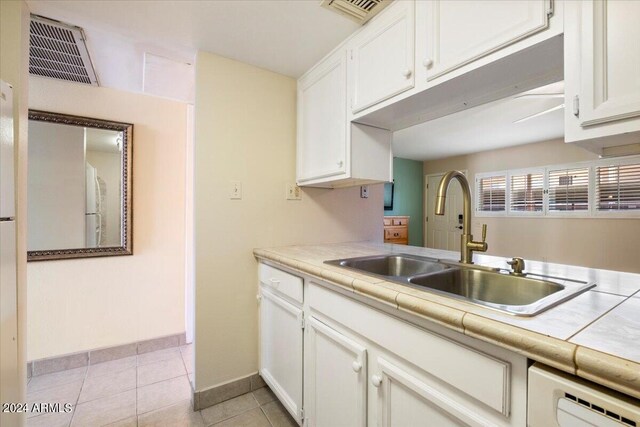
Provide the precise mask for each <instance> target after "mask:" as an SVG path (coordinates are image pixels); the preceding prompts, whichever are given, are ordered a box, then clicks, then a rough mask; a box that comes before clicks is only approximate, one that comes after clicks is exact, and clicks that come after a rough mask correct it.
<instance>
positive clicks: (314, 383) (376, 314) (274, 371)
mask: <svg viewBox="0 0 640 427" xmlns="http://www.w3.org/2000/svg"><path fill="white" fill-rule="evenodd" d="M281 273H282V274H285V275H287V274H289V273H287V272H285V271H282V272H281ZM263 276H264V277H263ZM274 278H275V279H274ZM285 279H286V276H282V275H280V274H278V273H277V272H275V271H274V270H273V269H271V270H269V269H261V282H262V285H261V295H262V301H261V305H260V322H261V333H260V343H261V368H260V373H261V375H262V376H263V378H264V380H265V381H266V382H267V383H268V384H269V386H271V388H272V389H273V391H274V392H275V394H276V395H277V396H278V398H279V399H280V401H281V402H282V403H283V404H284V405H285V407H286V408H287V410H288V411H289V412H290V413H291V414H292V415H293V416H294V418H295V419H296V420H298V422H299V423H304V425H305V426H307V425H309V426H318V427H352V426H355V427H364V426H384V427H392V426H393V427H419V426H425V427H432V426H433V427H449V426H499V427H507V426H508V427H522V426H525V425H526V422H527V363H528V361H527V358H526V357H523V356H520V355H518V354H515V353H512V352H510V351H507V350H505V349H502V348H499V347H496V346H494V345H491V344H488V343H485V342H481V341H479V340H476V339H473V338H470V337H467V336H465V335H463V334H460V333H458V332H454V331H451V330H449V329H446V328H444V327H441V326H438V325H435V324H433V323H430V322H428V321H425V320H424V319H418V318H413V317H411V316H408V315H407V318H406V319H403V318H399V317H397V316H400V313H399V312H398V313H396V312H393V313H388V312H387V311H386V310H382V309H377V308H374V307H372V306H370V305H369V304H365V303H363V302H360V301H358V300H356V299H354V297H353V296H352V294H350V293H344V294H343V293H341V292H340V291H338V290H337V288H335V287H333V286H332V285H330V284H326V283H323V282H316V279H310V278H305V280H304V295H303V303H302V304H301V305H300V306H296V304H295V303H294V302H293V300H289V299H288V298H289V297H287V296H285V295H283V298H281V297H280V296H279V294H277V293H273V292H272V291H271V290H270V288H268V287H267V285H265V283H271V281H274V280H275V281H279V282H281V283H284V281H285ZM291 283H293V281H291ZM278 289H280V288H278ZM283 289H285V288H283ZM290 293H291V292H290ZM285 298H287V299H288V300H285ZM290 301H291V302H290ZM303 318H304V319H305V320H304V321H303V320H302V319H303ZM411 319H413V320H411ZM302 324H303V325H304V331H305V333H304V351H303V334H302V330H301V327H302V326H301V325H302ZM303 358H304V364H303V363H302V362H303ZM303 372H304V375H303ZM303 378H304V386H303ZM303 390H304V396H303ZM303 402H304V407H303Z"/></svg>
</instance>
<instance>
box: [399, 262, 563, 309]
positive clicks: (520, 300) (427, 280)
mask: <svg viewBox="0 0 640 427" xmlns="http://www.w3.org/2000/svg"><path fill="white" fill-rule="evenodd" d="M409 283H411V284H414V285H417V286H419V287H425V288H429V289H433V290H436V291H440V292H446V293H449V294H455V295H458V296H461V297H465V298H468V299H472V300H477V301H484V302H489V303H493V304H500V305H528V304H532V303H534V302H536V301H539V300H541V299H542V298H545V297H547V296H549V295H553V294H555V293H556V292H560V291H562V290H563V289H565V286H564V285H561V284H559V283H555V282H550V281H548V280H536V279H529V278H526V277H517V276H511V275H508V274H500V273H492V272H488V271H482V270H473V269H471V268H464V269H462V268H453V269H450V270H447V271H444V272H441V273H438V274H431V275H423V276H417V277H411V278H410V279H409Z"/></svg>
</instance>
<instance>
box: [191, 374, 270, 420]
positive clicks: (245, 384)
mask: <svg viewBox="0 0 640 427" xmlns="http://www.w3.org/2000/svg"><path fill="white" fill-rule="evenodd" d="M265 385H266V383H265V382H264V381H263V380H262V378H261V377H260V375H259V374H258V373H257V372H256V373H255V374H251V375H247V376H246V377H242V378H239V379H236V380H232V381H229V382H228V383H225V384H220V385H217V386H213V387H211V388H208V389H205V390H200V391H194V392H193V399H192V400H193V409H194V410H195V411H199V410H201V409H205V408H208V407H209V406H213V405H217V404H218V403H220V402H224V401H225V400H229V399H233V398H234V397H238V396H240V395H243V394H246V393H249V392H250V391H254V390H257V389H259V388H262V387H264V386H265Z"/></svg>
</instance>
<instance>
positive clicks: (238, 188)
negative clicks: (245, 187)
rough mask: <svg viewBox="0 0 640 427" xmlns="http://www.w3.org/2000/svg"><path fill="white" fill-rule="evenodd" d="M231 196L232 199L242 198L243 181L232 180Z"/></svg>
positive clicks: (230, 184)
mask: <svg viewBox="0 0 640 427" xmlns="http://www.w3.org/2000/svg"><path fill="white" fill-rule="evenodd" d="M229 198H230V199H231V200H242V183H241V182H240V181H231V182H230V183H229Z"/></svg>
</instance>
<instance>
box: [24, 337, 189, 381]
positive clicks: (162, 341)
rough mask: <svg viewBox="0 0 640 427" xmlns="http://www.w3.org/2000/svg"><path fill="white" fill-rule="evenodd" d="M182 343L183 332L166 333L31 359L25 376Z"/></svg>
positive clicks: (87, 364) (77, 366)
mask: <svg viewBox="0 0 640 427" xmlns="http://www.w3.org/2000/svg"><path fill="white" fill-rule="evenodd" d="M184 344H186V334H185V333H184V332H183V333H181V334H175V335H167V336H163V337H158V338H152V339H150V340H144V341H137V342H133V343H128V344H123V345H117V346H113V347H103V348H97V349H94V350H88V351H82V352H78V353H72V354H65V355H62V356H56V357H49V358H45V359H39V360H33V361H31V362H28V363H27V377H28V378H31V377H32V376H34V377H37V376H38V375H45V374H51V373H53V372H60V371H65V370H67V369H73V368H81V367H83V366H89V365H92V364H93V365H95V364H96V363H103V362H109V361H111V360H116V359H122V358H124V357H129V356H135V355H137V354H144V353H149V352H151V351H156V350H163V349H165V348H172V347H179V346H181V345H184Z"/></svg>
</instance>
